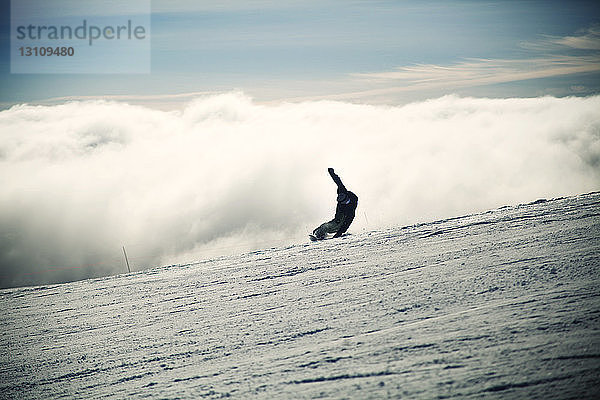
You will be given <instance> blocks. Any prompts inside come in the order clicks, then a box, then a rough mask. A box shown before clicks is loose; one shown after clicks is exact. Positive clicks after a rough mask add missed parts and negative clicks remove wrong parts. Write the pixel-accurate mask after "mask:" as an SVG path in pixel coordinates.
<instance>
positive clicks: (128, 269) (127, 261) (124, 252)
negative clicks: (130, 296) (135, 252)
mask: <svg viewBox="0 0 600 400" xmlns="http://www.w3.org/2000/svg"><path fill="white" fill-rule="evenodd" d="M123 254H125V262H126V263H127V271H129V272H130V273H131V269H130V268H129V260H128V259H127V252H126V251H125V246H123Z"/></svg>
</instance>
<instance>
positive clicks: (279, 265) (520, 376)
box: [0, 193, 600, 399]
mask: <svg viewBox="0 0 600 400" xmlns="http://www.w3.org/2000/svg"><path fill="white" fill-rule="evenodd" d="M599 269H600V194H598V193H595V194H589V195H582V196H577V197H572V198H565V199H557V200H552V201H540V202H536V203H533V204H529V205H520V206H514V207H505V208H502V209H499V210H495V211H491V212H487V213H483V214H477V215H470V216H465V217H460V218H454V219H449V220H444V221H438V222H432V223H427V224H421V225H417V226H410V227H404V228H398V229H392V230H387V231H379V232H369V233H364V234H353V235H349V236H345V237H343V238H341V239H337V240H328V241H323V242H318V243H308V242H307V243H303V244H298V245H296V246H292V247H287V248H277V249H269V250H264V251H258V252H253V253H249V254H245V255H241V256H231V257H222V258H218V259H215V260H211V261H206V262H201V263H195V264H191V265H185V266H172V267H164V268H159V269H154V270H149V271H143V272H139V273H134V274H127V275H120V276H116V277H108V278H104V279H95V280H87V281H81V282H75V283H69V284H62V285H54V286H45V287H31V288H17V289H7V290H2V291H0V302H1V303H0V304H1V315H0V329H1V335H2V336H1V337H2V340H1V343H0V354H1V355H0V360H1V364H0V396H1V397H2V398H86V399H87V398H115V399H121V398H204V397H205V398H221V397H229V396H231V397H234V398H248V397H255V398H264V399H272V398H355V399H364V398H482V397H484V398H503V399H504V398H509V399H512V398H515V399H523V398H539V399H543V398H553V399H567V398H594V397H596V398H597V397H598V396H599V395H600V288H599V284H600V274H599Z"/></svg>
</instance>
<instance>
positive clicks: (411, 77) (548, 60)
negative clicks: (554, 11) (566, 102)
mask: <svg viewBox="0 0 600 400" xmlns="http://www.w3.org/2000/svg"><path fill="white" fill-rule="evenodd" d="M520 47H522V48H523V49H525V50H528V51H529V53H530V54H529V55H528V57H520V58H512V59H511V58H497V59H490V58H470V59H464V60H461V61H458V62H455V63H452V64H446V65H436V64H414V65H407V66H399V67H397V68H395V69H393V70H389V71H378V72H369V73H357V74H352V77H354V78H357V79H358V80H363V81H364V82H365V83H369V85H370V86H371V87H370V89H369V90H365V91H361V92H356V93H353V94H352V95H353V96H359V95H365V96H373V95H381V94H390V93H400V92H410V91H415V90H436V89H438V90H443V91H449V90H450V91H451V90H456V89H460V88H466V87H474V86H484V85H494V84H500V83H508V82H519V81H524V80H529V79H542V78H553V77H562V76H568V75H575V74H583V73H598V72H600V51H598V50H600V26H594V27H591V28H588V29H586V30H582V31H579V32H578V34H576V35H572V36H563V37H556V36H544V37H543V38H542V39H540V40H538V41H535V42H522V43H520Z"/></svg>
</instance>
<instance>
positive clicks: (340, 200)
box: [337, 193, 348, 203]
mask: <svg viewBox="0 0 600 400" xmlns="http://www.w3.org/2000/svg"><path fill="white" fill-rule="evenodd" d="M347 200H348V194H347V193H339V194H338V196H337V202H338V203H345V202H346V201H347Z"/></svg>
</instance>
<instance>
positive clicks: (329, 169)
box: [327, 168, 335, 174]
mask: <svg viewBox="0 0 600 400" xmlns="http://www.w3.org/2000/svg"><path fill="white" fill-rule="evenodd" d="M327 172H329V174H334V173H335V172H334V171H333V168H327Z"/></svg>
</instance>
